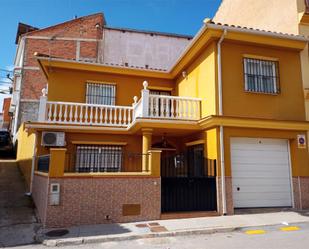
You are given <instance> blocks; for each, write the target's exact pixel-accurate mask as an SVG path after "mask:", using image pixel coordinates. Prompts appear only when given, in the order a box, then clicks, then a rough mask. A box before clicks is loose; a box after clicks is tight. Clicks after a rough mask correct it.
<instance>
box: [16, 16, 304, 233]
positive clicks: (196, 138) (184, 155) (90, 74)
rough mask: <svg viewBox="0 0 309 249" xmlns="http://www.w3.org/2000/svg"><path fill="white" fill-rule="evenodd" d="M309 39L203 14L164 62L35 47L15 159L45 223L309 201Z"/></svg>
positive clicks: (297, 205)
mask: <svg viewBox="0 0 309 249" xmlns="http://www.w3.org/2000/svg"><path fill="white" fill-rule="evenodd" d="M307 43H308V40H307V39H306V38H304V37H302V36H296V35H287V34H279V33H275V32H266V31H258V30H252V29H247V28H242V27H232V26H227V25H220V24H216V23H213V22H211V21H205V23H204V25H203V27H202V28H201V30H200V31H199V32H198V34H197V35H196V36H195V37H194V38H193V40H192V41H191V42H190V43H189V45H188V46H187V48H186V49H185V51H184V52H183V53H182V54H181V55H180V56H179V57H178V58H177V59H175V61H174V63H173V65H172V66H170V67H169V68H168V69H166V70H158V69H155V68H149V67H148V68H146V67H142V68H141V67H132V68H130V67H128V66H127V65H111V64H109V65H107V64H104V65H102V63H98V62H86V61H79V60H76V58H75V59H74V58H71V59H62V58H57V57H55V56H53V57H51V56H49V55H44V54H42V53H41V54H37V58H36V59H37V60H38V62H39V65H40V68H41V70H42V72H43V73H44V75H45V77H46V78H47V81H48V92H47V91H46V90H43V95H42V96H41V97H40V105H39V112H38V119H37V120H35V121H31V122H25V123H24V124H23V125H22V126H21V127H20V129H19V136H18V141H19V147H18V153H17V159H18V161H19V163H20V166H21V169H22V170H23V172H24V174H25V176H26V179H27V181H28V183H29V185H30V191H31V192H32V196H33V199H34V202H35V204H36V207H37V209H38V214H39V217H40V219H41V221H42V223H43V225H44V226H46V227H63V226H72V225H80V224H95V223H105V222H111V221H112V222H127V221H139V220H151V219H160V218H161V217H162V215H164V214H165V213H173V212H178V215H179V212H182V211H186V212H193V211H212V212H217V213H218V214H233V213H234V208H252V207H254V208H256V207H293V208H295V209H303V208H309V194H308V191H307V190H308V187H309V168H308V164H309V158H308V152H307V143H306V139H307V135H306V133H307V131H308V130H309V122H307V121H306V115H305V107H304V92H303V86H302V84H303V82H302V72H301V60H300V56H299V55H300V52H301V51H302V50H303V49H304V48H305V47H306V46H307ZM111 58H113V57H111ZM30 145H33V146H34V150H33V146H30ZM33 156H34V157H35V158H36V160H32V158H33ZM163 217H164V216H163ZM178 217H179V216H178Z"/></svg>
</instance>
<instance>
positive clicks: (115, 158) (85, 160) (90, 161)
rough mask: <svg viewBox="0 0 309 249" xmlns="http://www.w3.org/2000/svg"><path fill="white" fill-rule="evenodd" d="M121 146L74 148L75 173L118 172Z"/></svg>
mask: <svg viewBox="0 0 309 249" xmlns="http://www.w3.org/2000/svg"><path fill="white" fill-rule="evenodd" d="M122 162H123V148H122V146H105V145H104V146H96V145H79V146H77V148H76V158H75V170H76V172H120V171H121V167H122Z"/></svg>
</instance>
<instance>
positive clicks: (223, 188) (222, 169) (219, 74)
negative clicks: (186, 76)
mask: <svg viewBox="0 0 309 249" xmlns="http://www.w3.org/2000/svg"><path fill="white" fill-rule="evenodd" d="M226 34H227V30H226V29H224V31H223V34H222V36H221V37H220V40H219V41H218V44H217V48H218V58H217V59H218V92H219V116H222V115H223V107H222V64H221V44H222V42H223V40H224V38H225V36H226ZM223 138H224V134H223V126H222V125H220V166H221V194H222V196H221V199H222V213H223V215H226V191H225V163H224V139H223Z"/></svg>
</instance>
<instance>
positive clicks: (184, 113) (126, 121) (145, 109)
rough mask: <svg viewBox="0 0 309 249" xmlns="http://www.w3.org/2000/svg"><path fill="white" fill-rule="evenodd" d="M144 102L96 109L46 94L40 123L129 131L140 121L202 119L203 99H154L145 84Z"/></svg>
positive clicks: (40, 112) (155, 97)
mask: <svg viewBox="0 0 309 249" xmlns="http://www.w3.org/2000/svg"><path fill="white" fill-rule="evenodd" d="M143 85H144V89H143V90H142V91H141V98H140V99H139V100H138V98H137V97H136V96H135V97H134V98H133V99H134V103H133V104H132V106H113V105H96V104H85V103H75V102H57V101H47V96H46V91H45V90H44V89H43V90H42V93H43V95H42V96H41V98H40V108H39V115H38V121H39V122H42V123H56V124H79V125H94V126H111V127H129V126H130V125H131V124H132V123H133V122H134V121H135V120H136V119H138V118H148V119H164V120H166V119H171V120H187V121H197V120H199V119H200V118H201V114H200V113H201V99H199V98H191V97H182V96H164V95H152V94H150V93H149V90H148V89H147V87H148V83H147V82H146V81H145V82H144V83H143Z"/></svg>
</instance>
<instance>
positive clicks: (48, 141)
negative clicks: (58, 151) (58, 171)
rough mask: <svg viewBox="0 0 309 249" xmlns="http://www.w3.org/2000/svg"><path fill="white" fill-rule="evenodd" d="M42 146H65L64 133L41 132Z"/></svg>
mask: <svg viewBox="0 0 309 249" xmlns="http://www.w3.org/2000/svg"><path fill="white" fill-rule="evenodd" d="M42 146H54V147H61V146H65V140H64V132H54V131H43V132H42Z"/></svg>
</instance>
